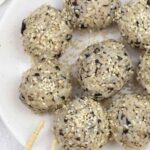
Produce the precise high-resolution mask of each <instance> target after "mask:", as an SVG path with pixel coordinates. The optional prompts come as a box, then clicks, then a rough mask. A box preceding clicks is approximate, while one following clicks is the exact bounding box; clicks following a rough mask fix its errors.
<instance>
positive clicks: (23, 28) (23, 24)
mask: <svg viewBox="0 0 150 150" xmlns="http://www.w3.org/2000/svg"><path fill="white" fill-rule="evenodd" d="M25 30H26V23H25V20H23V21H22V26H21V34H23V33H24V31H25Z"/></svg>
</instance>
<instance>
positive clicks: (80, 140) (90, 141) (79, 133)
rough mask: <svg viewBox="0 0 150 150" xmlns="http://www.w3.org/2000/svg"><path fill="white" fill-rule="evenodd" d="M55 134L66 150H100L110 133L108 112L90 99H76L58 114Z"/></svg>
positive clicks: (55, 121)
mask: <svg viewBox="0 0 150 150" xmlns="http://www.w3.org/2000/svg"><path fill="white" fill-rule="evenodd" d="M54 133H55V136H56V138H57V141H58V142H59V143H60V145H61V146H62V149H64V150H99V148H100V147H102V146H103V145H104V144H106V143H107V142H108V137H109V133H110V132H109V125H108V120H107V119H106V112H105V111H104V110H103V108H102V106H101V104H100V103H98V102H96V101H93V100H92V99H90V98H86V97H84V98H76V99H75V100H74V101H73V102H72V103H70V104H69V105H67V106H66V107H64V108H63V110H60V111H57V112H56V116H55V120H54Z"/></svg>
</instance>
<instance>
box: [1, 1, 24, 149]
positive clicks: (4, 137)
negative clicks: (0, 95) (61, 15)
mask: <svg viewBox="0 0 150 150" xmlns="http://www.w3.org/2000/svg"><path fill="white" fill-rule="evenodd" d="M10 3H11V0H6V2H5V3H4V4H3V5H1V6H0V20H1V18H2V16H3V14H4V13H5V11H6V9H7V6H8V5H9V4H10ZM0 149H1V150H23V147H22V146H21V145H20V144H19V143H18V142H17V140H16V139H15V138H14V137H13V135H12V134H11V133H10V131H9V130H8V129H7V128H6V127H5V125H4V123H3V122H2V120H1V119H0Z"/></svg>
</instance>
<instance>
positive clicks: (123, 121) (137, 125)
mask: <svg viewBox="0 0 150 150" xmlns="http://www.w3.org/2000/svg"><path fill="white" fill-rule="evenodd" d="M113 22H116V23H117V25H118V27H119V30H120V32H121V35H122V37H123V39H124V41H126V42H127V43H128V44H130V45H131V46H132V47H134V48H137V49H140V50H141V51H142V52H141V61H140V64H139V65H138V67H137V69H136V70H137V71H136V72H137V73H136V75H137V81H138V82H139V83H140V84H141V85H142V86H143V88H144V89H145V90H146V91H147V95H142V94H137V93H136V92H135V93H130V94H122V93H121V92H119V91H120V90H121V89H122V88H123V87H124V86H125V85H126V84H127V83H128V82H129V81H131V78H132V77H133V74H134V67H133V64H132V61H131V59H130V56H129V55H128V52H127V50H126V48H125V46H124V45H123V44H122V43H121V42H119V41H115V40H112V39H109V40H105V41H102V42H99V43H93V44H92V45H89V46H88V47H87V48H86V49H85V50H84V51H83V52H82V53H81V55H80V57H79V58H78V60H77V62H76V66H77V80H78V81H79V83H80V86H81V88H82V89H83V91H84V92H83V95H82V96H81V97H77V96H76V97H75V98H72V92H73V91H72V90H73V88H72V80H71V74H70V72H69V71H68V70H66V69H65V68H64V67H63V65H62V64H60V63H59V61H58V59H59V58H60V57H61V56H62V54H63V53H64V50H65V49H66V48H67V47H69V44H70V42H71V40H72V33H73V31H74V30H75V29H80V30H97V31H98V30H101V29H103V28H106V27H107V26H110V25H111V24H112V23H113ZM21 33H22V38H23V46H24V50H25V52H27V53H28V54H29V55H30V56H31V58H32V59H33V61H34V65H33V66H32V67H31V68H30V69H29V70H28V71H27V72H26V73H25V74H24V75H23V79H22V83H21V85H20V99H21V101H22V102H23V103H24V104H26V105H27V106H28V107H29V108H30V109H31V110H33V111H34V112H36V113H45V112H51V113H53V114H54V115H55V117H54V133H55V136H56V139H57V141H58V143H59V144H60V145H61V147H62V149H64V150H99V148H101V147H102V146H103V145H104V144H107V143H108V142H109V141H110V139H111V138H114V140H115V141H117V142H118V143H119V144H120V145H122V146H123V147H124V148H125V149H127V150H141V149H143V147H144V146H145V145H146V144H148V143H149V141H150V101H149V96H148V94H150V1H149V0H133V1H130V2H128V3H127V4H125V5H123V6H121V4H120V2H119V0H65V5H64V9H63V10H62V11H60V10H57V9H55V8H53V7H51V6H48V5H43V6H41V7H40V8H38V9H37V10H36V11H34V12H33V13H32V14H31V15H30V16H29V17H27V18H26V19H24V20H23V22H22V28H21ZM115 94H117V95H118V96H116V97H115V96H114V95H115ZM112 97H115V98H114V99H115V100H114V101H112V103H111V105H110V107H109V108H108V109H106V108H105V107H104V106H103V105H102V101H108V99H111V98H112Z"/></svg>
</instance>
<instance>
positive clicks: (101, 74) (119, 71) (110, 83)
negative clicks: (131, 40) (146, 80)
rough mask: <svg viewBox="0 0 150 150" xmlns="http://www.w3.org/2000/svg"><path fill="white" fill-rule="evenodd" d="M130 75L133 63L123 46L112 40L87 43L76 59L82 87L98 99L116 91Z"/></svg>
mask: <svg viewBox="0 0 150 150" xmlns="http://www.w3.org/2000/svg"><path fill="white" fill-rule="evenodd" d="M132 74H133V67H132V62H131V60H130V57H129V56H128V54H127V51H126V49H125V47H124V45H123V44H121V43H120V42H117V41H114V40H107V41H103V42H101V43H97V44H93V45H90V46H88V47H87V48H86V49H85V50H84V51H83V53H82V54H81V56H80V57H79V59H78V61H77V76H78V80H79V82H80V84H81V86H82V88H83V89H84V91H85V93H86V94H87V95H89V96H92V97H93V98H94V99H95V100H98V101H99V100H102V99H104V98H108V97H110V96H112V95H113V94H115V93H116V92H117V91H118V90H120V89H121V88H122V87H123V86H124V85H125V84H126V83H127V81H128V80H129V79H130V78H131V76H132Z"/></svg>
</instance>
